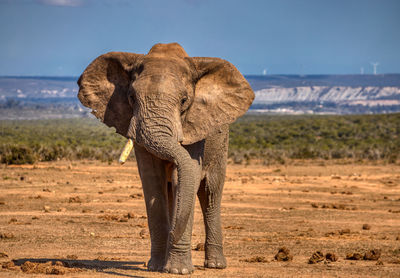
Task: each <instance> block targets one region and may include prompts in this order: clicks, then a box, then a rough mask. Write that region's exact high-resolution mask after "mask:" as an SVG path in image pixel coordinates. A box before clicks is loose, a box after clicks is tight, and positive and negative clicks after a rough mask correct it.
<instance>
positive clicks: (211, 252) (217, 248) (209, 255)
mask: <svg viewBox="0 0 400 278" xmlns="http://www.w3.org/2000/svg"><path fill="white" fill-rule="evenodd" d="M205 247H206V248H205V249H206V257H205V260H204V267H207V268H219V269H223V268H226V259H225V256H224V252H223V248H222V245H216V244H206V246H205Z"/></svg>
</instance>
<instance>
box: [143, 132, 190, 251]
mask: <svg viewBox="0 0 400 278" xmlns="http://www.w3.org/2000/svg"><path fill="white" fill-rule="evenodd" d="M157 133H158V134H157ZM139 137H141V138H140V139H139V138H138V139H139V141H138V143H141V145H143V146H144V147H145V148H146V149H147V151H149V152H151V153H152V154H154V155H155V156H157V157H158V158H160V159H164V160H168V161H171V162H173V163H174V164H175V165H176V166H177V172H178V185H177V187H176V191H175V198H174V201H175V202H174V203H175V204H174V211H173V215H172V217H171V218H170V219H172V222H171V223H170V232H169V242H170V244H175V243H177V242H178V241H179V239H180V238H181V237H182V235H183V233H184V232H185V228H186V226H187V223H188V221H189V217H190V214H191V213H192V211H193V209H194V201H195V200H194V199H195V192H194V191H195V180H196V179H195V169H194V167H195V162H194V161H193V160H192V158H191V157H190V155H189V153H188V152H187V151H186V149H185V148H183V147H182V146H181V145H180V144H179V143H178V142H177V140H176V139H174V137H172V136H170V135H169V134H166V133H165V132H149V133H148V134H147V132H143V133H142V134H141V136H139Z"/></svg>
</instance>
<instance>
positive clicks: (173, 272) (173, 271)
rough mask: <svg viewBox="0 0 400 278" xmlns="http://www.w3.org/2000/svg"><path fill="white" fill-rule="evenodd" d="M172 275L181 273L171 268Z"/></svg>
mask: <svg viewBox="0 0 400 278" xmlns="http://www.w3.org/2000/svg"><path fill="white" fill-rule="evenodd" d="M170 273H172V274H178V273H179V271H178V269H176V268H171V270H170Z"/></svg>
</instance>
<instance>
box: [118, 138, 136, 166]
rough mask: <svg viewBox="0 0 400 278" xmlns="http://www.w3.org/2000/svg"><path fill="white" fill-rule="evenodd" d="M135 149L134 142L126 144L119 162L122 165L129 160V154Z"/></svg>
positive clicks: (130, 141)
mask: <svg viewBox="0 0 400 278" xmlns="http://www.w3.org/2000/svg"><path fill="white" fill-rule="evenodd" d="M132 149H133V140H132V139H130V138H129V139H128V142H126V144H125V146H124V148H123V149H122V152H121V155H120V156H119V160H118V162H119V163H120V164H124V163H125V161H126V160H127V159H128V156H129V154H130V153H131V151H132Z"/></svg>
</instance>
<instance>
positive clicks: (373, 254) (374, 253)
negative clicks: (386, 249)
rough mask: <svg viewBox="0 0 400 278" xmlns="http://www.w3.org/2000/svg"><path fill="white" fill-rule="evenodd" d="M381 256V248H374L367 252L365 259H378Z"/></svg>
mask: <svg viewBox="0 0 400 278" xmlns="http://www.w3.org/2000/svg"><path fill="white" fill-rule="evenodd" d="M380 257H381V250H379V249H372V250H369V251H367V252H365V255H364V260H367V261H377V260H378V259H379V258H380Z"/></svg>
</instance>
